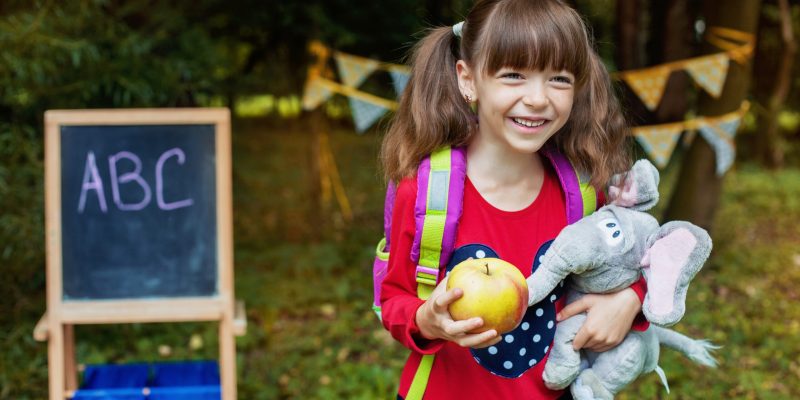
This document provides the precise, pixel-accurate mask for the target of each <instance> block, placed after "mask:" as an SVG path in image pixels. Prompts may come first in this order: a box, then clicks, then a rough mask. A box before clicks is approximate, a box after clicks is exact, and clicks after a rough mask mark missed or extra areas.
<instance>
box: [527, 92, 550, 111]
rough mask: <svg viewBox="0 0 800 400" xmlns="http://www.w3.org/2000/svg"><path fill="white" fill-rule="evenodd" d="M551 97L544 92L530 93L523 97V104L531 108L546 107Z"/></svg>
mask: <svg viewBox="0 0 800 400" xmlns="http://www.w3.org/2000/svg"><path fill="white" fill-rule="evenodd" d="M549 103H550V99H548V98H547V96H546V95H545V94H544V93H543V92H535V93H530V94H527V95H525V96H523V97H522V104H524V105H526V106H528V107H531V108H542V107H546V106H547V105H548V104H549Z"/></svg>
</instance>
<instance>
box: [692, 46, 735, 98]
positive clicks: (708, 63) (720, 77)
mask: <svg viewBox="0 0 800 400" xmlns="http://www.w3.org/2000/svg"><path fill="white" fill-rule="evenodd" d="M729 64H730V58H729V57H728V55H727V54H725V53H717V54H712V55H709V56H704V57H699V58H696V59H693V60H691V61H688V62H687V63H686V65H685V66H684V69H686V72H688V73H689V75H691V76H692V78H693V79H694V81H695V82H697V84H698V85H700V87H702V88H703V89H704V90H705V91H706V92H708V94H710V95H711V96H714V98H719V96H720V95H721V94H722V87H723V86H724V85H725V78H726V77H727V76H728V65H729Z"/></svg>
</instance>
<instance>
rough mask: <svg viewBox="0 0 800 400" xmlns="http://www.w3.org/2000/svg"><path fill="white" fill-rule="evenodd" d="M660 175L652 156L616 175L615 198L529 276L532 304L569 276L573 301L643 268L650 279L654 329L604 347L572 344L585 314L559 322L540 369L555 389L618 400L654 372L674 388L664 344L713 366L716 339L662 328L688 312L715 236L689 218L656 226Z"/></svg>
mask: <svg viewBox="0 0 800 400" xmlns="http://www.w3.org/2000/svg"><path fill="white" fill-rule="evenodd" d="M658 180H659V176H658V171H657V170H656V168H655V167H654V166H653V165H652V164H650V162H648V161H647V160H639V161H637V162H636V163H635V164H634V166H633V168H632V169H631V170H630V171H629V172H628V173H626V174H623V175H617V176H615V177H614V178H613V179H612V183H611V186H610V187H609V198H610V199H611V200H612V201H611V204H609V205H607V206H604V207H602V208H600V209H599V210H597V211H596V212H595V213H594V214H592V215H589V216H587V217H585V218H583V219H581V220H580V221H577V222H576V223H574V224H572V225H569V226H567V227H565V228H564V229H563V230H562V231H561V233H560V234H559V235H558V237H556V239H555V240H554V241H553V243H552V244H551V245H550V248H549V249H548V250H547V252H546V253H545V254H544V255H543V256H542V257H543V258H542V261H541V265H540V267H539V268H538V269H537V270H536V271H535V272H534V273H533V274H532V275H531V276H530V277H529V278H528V290H529V302H528V304H529V305H532V304H536V303H538V302H539V301H541V300H542V299H543V298H545V297H546V296H548V295H549V294H550V292H551V291H552V290H553V289H554V288H556V287H557V286H558V285H559V283H561V282H562V281H563V280H564V279H565V278H567V277H568V276H569V279H568V280H567V283H568V285H569V289H570V290H569V292H568V293H569V294H568V296H567V301H568V302H573V301H575V300H577V299H579V298H580V297H581V296H583V295H584V294H586V293H610V292H615V291H619V290H622V289H624V288H627V287H629V286H630V285H631V284H633V283H634V282H636V281H638V280H639V279H640V277H641V274H644V276H645V279H646V280H647V295H646V296H645V299H644V303H643V304H642V312H643V313H644V316H645V317H646V318H647V320H648V321H650V322H651V324H650V328H648V329H647V330H645V331H644V332H639V331H631V332H630V333H629V334H628V335H627V336H626V337H625V339H623V341H622V342H621V343H620V344H619V345H618V346H616V347H615V348H613V349H611V350H608V351H605V352H602V353H595V352H591V351H588V350H581V351H575V350H573V348H572V340H573V339H574V337H575V335H576V333H577V332H578V330H579V329H580V328H581V326H582V325H583V323H584V321H585V320H586V315H585V313H584V314H579V315H575V316H573V317H571V318H568V319H566V320H564V321H562V322H560V323H559V324H558V325H557V328H556V333H555V338H554V341H553V347H552V349H551V352H550V357H549V360H548V362H547V364H546V365H545V368H544V373H543V377H544V381H545V384H546V385H547V386H548V387H550V388H551V389H563V388H566V387H567V386H570V390H571V392H572V395H573V397H574V398H575V399H579V400H582V399H613V397H614V395H615V394H616V393H618V392H619V391H620V390H622V389H623V388H624V387H625V386H626V385H627V384H629V383H630V382H632V381H633V380H634V379H636V377H638V376H639V375H641V374H644V373H648V372H651V371H656V372H657V373H658V374H659V376H660V377H661V380H662V382H663V383H664V385H665V386H666V387H667V391H669V387H668V386H667V383H666V378H665V376H664V373H663V371H662V370H661V369H660V368H659V367H658V356H659V350H660V344H664V345H665V346H667V347H672V348H674V349H676V350H679V351H681V352H682V353H684V354H686V355H687V356H688V357H689V358H691V359H692V360H694V361H695V362H698V363H701V364H704V365H708V366H715V365H716V363H715V360H714V359H713V358H712V357H711V355H710V353H709V350H711V349H714V348H716V347H715V346H712V345H711V344H710V343H708V342H706V341H703V340H693V339H690V338H688V337H686V336H684V335H682V334H679V333H677V332H675V331H672V330H669V329H665V328H663V327H665V326H670V325H673V324H675V323H677V322H678V321H679V320H680V319H681V318H682V317H683V314H684V311H685V301H686V290H687V288H688V287H689V282H690V281H691V280H692V278H693V277H694V276H695V274H696V273H697V272H698V271H699V270H700V268H701V267H702V266H703V263H704V262H705V261H706V259H707V258H708V256H709V253H710V252H711V238H710V237H709V236H708V234H707V233H706V231H705V230H703V229H701V228H699V227H697V226H695V225H692V224H690V223H688V222H682V221H678V222H669V223H667V224H665V225H663V226H659V224H658V222H657V221H656V219H655V218H653V217H652V216H650V215H649V214H647V213H645V212H644V211H645V210H647V209H649V208H651V207H652V206H654V205H655V204H656V202H658Z"/></svg>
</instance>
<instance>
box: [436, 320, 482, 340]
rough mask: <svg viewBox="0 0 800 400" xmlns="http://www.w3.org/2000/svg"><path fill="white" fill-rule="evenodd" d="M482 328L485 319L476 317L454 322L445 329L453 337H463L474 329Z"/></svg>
mask: <svg viewBox="0 0 800 400" xmlns="http://www.w3.org/2000/svg"><path fill="white" fill-rule="evenodd" d="M481 326H483V319H481V318H480V317H475V318H470V319H463V320H461V321H453V323H451V324H449V325H448V326H447V327H446V328H445V331H446V332H447V333H448V334H449V335H451V336H461V335H464V334H466V333H467V332H469V331H471V330H473V329H476V328H480V327H481Z"/></svg>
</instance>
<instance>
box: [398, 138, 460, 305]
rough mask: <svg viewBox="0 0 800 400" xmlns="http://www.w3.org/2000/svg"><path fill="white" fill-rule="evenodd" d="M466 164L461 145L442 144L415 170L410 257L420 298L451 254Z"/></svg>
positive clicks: (434, 280)
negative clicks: (413, 263)
mask: <svg viewBox="0 0 800 400" xmlns="http://www.w3.org/2000/svg"><path fill="white" fill-rule="evenodd" d="M466 165H467V164H466V157H465V151H464V148H461V147H454V148H451V147H443V148H441V149H439V150H436V151H435V152H433V153H432V154H431V155H430V156H428V157H426V158H425V159H424V160H423V161H422V163H421V164H420V166H419V168H418V170H417V200H416V204H415V206H414V218H415V224H416V232H415V234H414V244H413V245H412V247H411V259H412V260H413V261H414V262H415V263H417V282H418V285H417V294H418V295H419V297H420V298H421V299H423V300H424V299H427V298H428V296H430V293H431V291H433V287H434V286H436V283H437V280H438V277H439V268H440V267H442V266H444V265H446V264H447V262H448V261H449V259H450V256H451V255H452V254H453V247H454V245H455V241H456V228H457V227H458V220H459V218H460V217H461V207H462V202H463V200H464V179H465V177H466V175H467V168H466Z"/></svg>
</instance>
